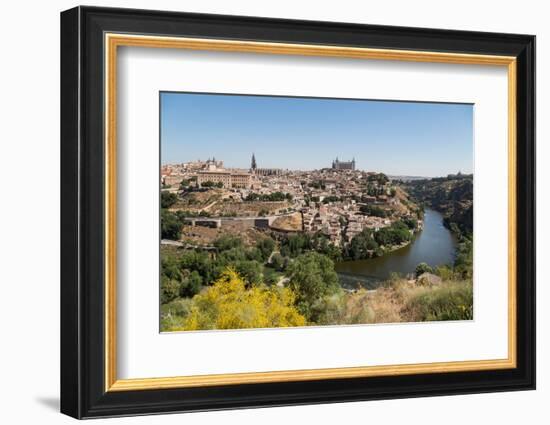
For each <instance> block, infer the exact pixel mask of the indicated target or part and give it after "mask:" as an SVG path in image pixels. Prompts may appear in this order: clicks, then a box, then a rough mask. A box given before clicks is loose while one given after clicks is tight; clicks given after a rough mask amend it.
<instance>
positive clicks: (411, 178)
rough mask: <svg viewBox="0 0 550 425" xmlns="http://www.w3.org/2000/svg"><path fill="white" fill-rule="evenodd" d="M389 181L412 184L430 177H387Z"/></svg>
mask: <svg viewBox="0 0 550 425" xmlns="http://www.w3.org/2000/svg"><path fill="white" fill-rule="evenodd" d="M388 178H389V179H390V180H401V181H404V182H412V181H415V180H427V179H429V178H430V177H422V176H388Z"/></svg>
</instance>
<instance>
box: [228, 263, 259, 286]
mask: <svg viewBox="0 0 550 425" xmlns="http://www.w3.org/2000/svg"><path fill="white" fill-rule="evenodd" d="M234 267H235V271H236V272H237V273H239V275H240V276H241V277H242V279H243V280H244V282H245V284H246V285H247V286H258V285H261V284H262V283H263V277H264V276H263V267H262V265H261V264H260V263H258V262H257V261H239V262H237V263H235V264H234Z"/></svg>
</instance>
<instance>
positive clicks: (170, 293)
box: [160, 276, 180, 304]
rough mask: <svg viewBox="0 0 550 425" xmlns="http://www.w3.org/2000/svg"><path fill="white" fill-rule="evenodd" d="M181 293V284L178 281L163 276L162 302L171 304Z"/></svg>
mask: <svg viewBox="0 0 550 425" xmlns="http://www.w3.org/2000/svg"><path fill="white" fill-rule="evenodd" d="M179 292H180V283H179V282H178V281H177V280H174V279H170V278H168V277H166V276H162V277H161V279H160V302H161V304H166V303H169V302H170V301H172V300H175V299H176V298H177V297H178V295H179Z"/></svg>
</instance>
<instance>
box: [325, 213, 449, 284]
mask: <svg viewBox="0 0 550 425" xmlns="http://www.w3.org/2000/svg"><path fill="white" fill-rule="evenodd" d="M456 247H457V240H456V238H455V237H454V235H453V234H452V233H451V232H450V231H449V229H447V228H446V227H445V226H444V225H443V216H442V214H441V213H439V212H437V211H435V210H432V209H429V208H426V210H425V212H424V228H423V229H422V231H421V232H420V233H418V234H417V235H416V237H415V238H414V240H413V241H412V242H411V243H410V244H409V245H407V246H405V247H403V248H400V249H397V250H395V251H392V252H389V253H387V254H385V255H382V256H381V257H377V258H370V259H367V260H356V261H342V262H339V263H336V265H335V269H336V272H337V273H338V276H339V277H340V282H341V284H342V286H343V287H345V288H348V289H353V288H357V287H365V288H367V289H374V288H376V287H377V286H379V285H380V283H381V282H382V281H384V280H386V279H388V278H389V277H390V274H391V273H399V274H401V275H406V274H409V273H413V272H414V270H415V268H416V266H417V265H418V264H419V263H427V264H429V265H430V266H432V267H434V266H439V265H443V264H452V263H453V261H454V256H455V250H456Z"/></svg>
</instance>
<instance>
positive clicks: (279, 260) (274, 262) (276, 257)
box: [271, 252, 285, 271]
mask: <svg viewBox="0 0 550 425" xmlns="http://www.w3.org/2000/svg"><path fill="white" fill-rule="evenodd" d="M271 267H273V268H274V269H275V270H281V271H282V270H283V269H284V267H285V259H284V257H283V256H282V255H281V254H279V253H278V252H276V253H275V254H273V256H272V257H271Z"/></svg>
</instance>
